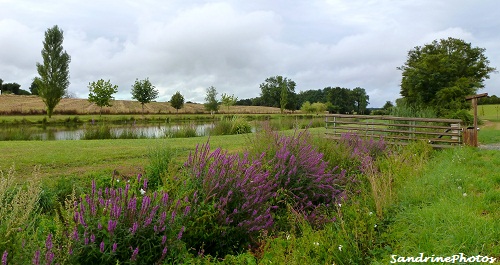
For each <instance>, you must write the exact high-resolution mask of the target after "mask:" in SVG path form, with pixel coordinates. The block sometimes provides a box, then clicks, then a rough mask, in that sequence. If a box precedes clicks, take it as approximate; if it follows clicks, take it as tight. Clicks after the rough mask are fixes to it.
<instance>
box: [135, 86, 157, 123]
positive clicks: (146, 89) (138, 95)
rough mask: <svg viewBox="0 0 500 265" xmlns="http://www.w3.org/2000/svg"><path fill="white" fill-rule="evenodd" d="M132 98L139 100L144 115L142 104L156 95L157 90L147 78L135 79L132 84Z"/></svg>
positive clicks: (153, 98)
mask: <svg viewBox="0 0 500 265" xmlns="http://www.w3.org/2000/svg"><path fill="white" fill-rule="evenodd" d="M131 93H132V98H133V99H136V100H137V101H139V102H140V103H141V105H142V113H143V115H144V104H147V103H149V102H151V101H153V100H155V99H156V98H157V97H158V90H157V89H156V87H155V86H153V85H152V84H151V82H150V81H149V78H146V79H144V80H138V79H136V80H135V82H134V84H133V85H132V92H131Z"/></svg>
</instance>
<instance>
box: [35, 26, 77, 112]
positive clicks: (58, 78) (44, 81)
mask: <svg viewBox="0 0 500 265" xmlns="http://www.w3.org/2000/svg"><path fill="white" fill-rule="evenodd" d="M63 40H64V37H63V31H62V30H61V29H59V27H58V26H57V25H56V26H54V27H52V28H49V29H47V31H45V40H44V42H43V49H42V58H43V64H41V63H37V64H36V68H37V71H38V74H39V75H40V77H39V78H37V79H35V80H37V86H38V94H39V95H40V97H41V98H42V100H43V102H44V103H45V106H46V107H47V115H48V116H49V118H50V117H52V113H53V111H54V108H55V107H56V106H57V104H58V103H59V101H60V100H61V98H62V97H63V96H64V94H65V91H66V89H67V88H68V86H69V63H70V61H71V57H70V56H69V55H68V53H66V51H65V50H63V46H62V44H63Z"/></svg>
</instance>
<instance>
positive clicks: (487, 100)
mask: <svg viewBox="0 0 500 265" xmlns="http://www.w3.org/2000/svg"><path fill="white" fill-rule="evenodd" d="M477 104H478V105H493V104H500V98H499V97H497V96H496V95H493V96H487V97H484V98H480V99H479V100H478V102H477Z"/></svg>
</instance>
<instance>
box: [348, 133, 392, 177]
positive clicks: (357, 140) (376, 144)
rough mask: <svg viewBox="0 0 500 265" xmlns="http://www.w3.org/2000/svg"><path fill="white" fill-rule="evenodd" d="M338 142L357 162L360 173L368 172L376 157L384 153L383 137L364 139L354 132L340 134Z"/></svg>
mask: <svg viewBox="0 0 500 265" xmlns="http://www.w3.org/2000/svg"><path fill="white" fill-rule="evenodd" d="M339 143H340V144H342V145H344V147H346V148H347V149H348V150H349V151H350V152H349V153H350V157H351V159H352V160H353V161H355V162H356V163H357V164H358V166H359V170H360V171H361V172H362V173H368V171H369V170H371V169H372V168H373V162H374V160H375V159H376V157H377V156H380V155H382V154H384V153H385V151H386V149H387V145H386V142H385V141H384V139H382V138H380V139H378V140H374V139H373V138H370V139H366V140H365V139H362V138H361V137H360V136H359V135H357V134H355V133H344V134H342V135H341V137H340V140H339Z"/></svg>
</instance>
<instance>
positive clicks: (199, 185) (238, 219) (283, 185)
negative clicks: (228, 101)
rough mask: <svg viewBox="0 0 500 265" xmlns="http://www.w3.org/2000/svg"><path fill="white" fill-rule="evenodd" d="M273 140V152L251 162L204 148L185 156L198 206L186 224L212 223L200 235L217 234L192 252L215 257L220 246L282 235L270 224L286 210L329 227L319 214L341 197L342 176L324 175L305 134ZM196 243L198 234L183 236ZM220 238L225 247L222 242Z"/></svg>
mask: <svg viewBox="0 0 500 265" xmlns="http://www.w3.org/2000/svg"><path fill="white" fill-rule="evenodd" d="M273 137H274V140H273V142H274V143H275V146H272V148H270V149H269V150H267V151H268V152H261V153H260V154H259V155H256V156H251V155H250V154H249V153H248V152H247V153H244V154H243V155H242V156H239V155H238V154H228V153H227V152H224V151H222V150H221V149H216V150H214V151H212V152H211V150H210V145H209V144H208V143H206V144H204V145H202V146H201V147H200V146H198V147H197V148H196V150H195V152H194V153H192V154H191V155H190V156H189V158H188V161H187V162H186V163H185V168H186V170H187V171H186V175H187V176H188V177H191V179H190V181H191V183H192V185H193V190H195V193H194V195H193V196H194V198H193V201H200V203H199V205H198V206H197V207H198V208H197V209H194V210H193V212H192V214H193V217H192V219H194V220H199V219H200V218H201V219H203V220H205V221H206V220H210V221H211V222H212V227H211V229H210V227H207V229H204V230H202V231H200V233H203V232H206V230H212V231H213V230H217V231H219V234H218V235H213V236H214V239H213V240H214V242H207V241H203V242H198V245H196V244H195V245H196V246H195V247H203V248H204V249H205V250H207V249H210V247H211V246H210V244H211V243H213V244H217V245H218V247H217V249H219V251H221V244H224V245H226V246H231V247H232V246H234V245H236V246H246V245H247V244H252V243H254V241H255V239H256V237H257V236H258V235H259V233H260V232H262V231H266V232H272V231H275V230H280V229H282V227H278V226H276V225H275V220H276V219H280V218H284V217H283V216H281V217H280V216H279V215H283V214H287V210H288V209H287V207H291V208H292V209H293V211H296V212H298V213H300V214H303V215H304V216H305V218H306V219H307V220H308V221H310V222H311V223H315V224H319V223H324V222H325V221H326V222H329V221H333V219H332V218H329V217H328V215H327V214H325V213H323V211H322V210H321V209H322V208H328V207H330V206H332V205H333V204H334V203H337V202H339V201H340V200H341V199H342V197H344V196H345V195H344V193H343V192H342V190H341V188H340V186H339V184H341V183H342V182H343V181H344V178H345V174H344V173H343V172H341V173H339V174H334V173H333V172H332V171H330V170H327V162H325V161H323V159H322V154H321V153H319V152H318V151H317V150H316V149H315V148H314V147H313V146H312V145H311V144H309V143H308V140H307V134H306V133H301V134H298V135H294V136H292V137H286V136H280V135H278V134H275V135H273ZM201 206H204V207H201ZM207 209H208V210H207ZM200 215H203V217H200ZM197 225H199V223H197V222H193V226H197ZM205 225H206V224H205ZM189 227H191V226H189ZM215 228H217V229H215ZM195 229H196V228H195V227H193V230H191V231H192V232H193V231H195ZM193 233H194V232H193ZM197 237H199V234H198V233H196V234H189V238H197ZM224 238H226V239H227V240H229V241H230V242H222V241H224V240H223V239H224ZM214 249H215V248H214ZM226 250H227V249H226ZM240 250H241V249H240ZM221 252H223V251H221ZM229 252H230V251H229ZM219 254H220V253H219Z"/></svg>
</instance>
